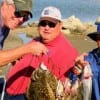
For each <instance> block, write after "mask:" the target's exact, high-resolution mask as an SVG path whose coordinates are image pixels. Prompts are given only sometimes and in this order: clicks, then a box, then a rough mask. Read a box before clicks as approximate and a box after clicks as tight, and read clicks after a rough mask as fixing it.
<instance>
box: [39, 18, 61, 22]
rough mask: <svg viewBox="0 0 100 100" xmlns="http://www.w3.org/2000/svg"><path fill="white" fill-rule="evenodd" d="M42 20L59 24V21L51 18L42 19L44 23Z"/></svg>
mask: <svg viewBox="0 0 100 100" xmlns="http://www.w3.org/2000/svg"><path fill="white" fill-rule="evenodd" d="M42 20H47V21H50V22H53V23H57V22H58V21H59V20H57V19H54V18H50V17H41V18H40V21H42Z"/></svg>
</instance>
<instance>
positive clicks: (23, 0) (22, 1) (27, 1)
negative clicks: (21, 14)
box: [6, 0, 32, 17]
mask: <svg viewBox="0 0 100 100" xmlns="http://www.w3.org/2000/svg"><path fill="white" fill-rule="evenodd" d="M6 1H7V3H8V4H14V5H15V7H16V11H27V12H29V13H30V14H31V17H32V13H31V11H32V0H6Z"/></svg>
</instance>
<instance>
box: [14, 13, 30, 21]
mask: <svg viewBox="0 0 100 100" xmlns="http://www.w3.org/2000/svg"><path fill="white" fill-rule="evenodd" d="M14 14H15V16H16V17H17V18H20V17H23V21H27V20H29V19H30V18H32V14H31V12H28V11H15V13H14Z"/></svg>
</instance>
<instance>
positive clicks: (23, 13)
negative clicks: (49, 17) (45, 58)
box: [0, 0, 47, 66]
mask: <svg viewBox="0 0 100 100" xmlns="http://www.w3.org/2000/svg"><path fill="white" fill-rule="evenodd" d="M31 10H32V0H3V2H2V3H1V7H0V49H2V48H3V44H4V41H5V39H6V37H7V36H8V34H9V31H10V29H15V28H16V27H18V26H20V25H22V24H23V23H24V22H26V21H27V20H29V19H30V18H32V13H31ZM46 52H47V48H46V47H45V46H44V45H43V44H41V43H39V42H36V43H34V44H33V43H30V44H27V45H23V46H22V47H18V48H14V49H11V50H2V51H0V66H1V65H4V64H7V63H9V62H11V61H13V60H16V59H17V58H19V57H21V56H22V55H24V54H26V53H33V54H34V55H39V54H41V53H46Z"/></svg>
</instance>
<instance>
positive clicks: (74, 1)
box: [30, 0, 100, 22]
mask: <svg viewBox="0 0 100 100" xmlns="http://www.w3.org/2000/svg"><path fill="white" fill-rule="evenodd" d="M51 5H52V6H56V7H58V8H59V9H60V10H61V13H62V18H63V19H65V18H68V17H70V16H72V15H75V16H76V17H77V18H79V19H80V20H82V21H85V22H87V21H90V22H94V21H95V20H96V18H97V17H98V16H100V0H33V11H32V13H33V18H32V19H31V20H30V21H32V22H33V21H37V20H38V19H39V17H40V14H41V11H42V9H43V8H44V7H46V6H51Z"/></svg>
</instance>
